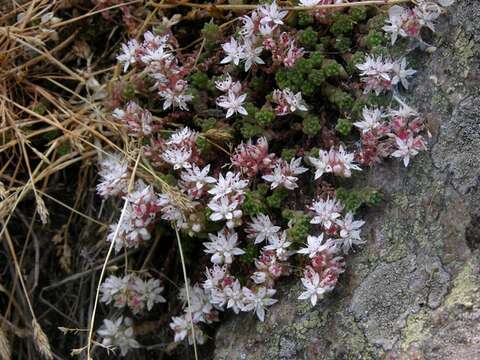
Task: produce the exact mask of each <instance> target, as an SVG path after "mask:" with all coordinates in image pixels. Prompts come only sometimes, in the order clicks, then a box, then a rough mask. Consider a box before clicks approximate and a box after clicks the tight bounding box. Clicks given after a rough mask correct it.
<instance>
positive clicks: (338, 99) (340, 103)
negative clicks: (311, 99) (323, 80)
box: [323, 86, 354, 112]
mask: <svg viewBox="0 0 480 360" xmlns="http://www.w3.org/2000/svg"><path fill="white" fill-rule="evenodd" d="M323 91H324V93H325V95H326V96H327V98H328V100H329V101H330V102H331V103H333V104H334V105H335V106H337V107H338V109H339V110H341V111H343V112H349V111H350V110H351V109H352V106H353V103H354V100H353V97H352V96H351V95H350V94H348V93H346V92H345V91H342V90H340V89H338V88H336V87H333V86H325V87H324V88H323Z"/></svg>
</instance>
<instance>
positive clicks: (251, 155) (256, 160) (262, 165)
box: [231, 137, 276, 176]
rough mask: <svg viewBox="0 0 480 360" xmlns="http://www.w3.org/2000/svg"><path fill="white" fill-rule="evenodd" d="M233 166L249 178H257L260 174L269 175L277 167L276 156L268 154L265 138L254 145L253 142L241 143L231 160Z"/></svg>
mask: <svg viewBox="0 0 480 360" xmlns="http://www.w3.org/2000/svg"><path fill="white" fill-rule="evenodd" d="M231 162H232V165H233V166H235V167H236V168H238V169H239V170H240V171H241V172H242V173H243V174H246V175H247V176H255V175H257V174H258V173H268V172H270V171H271V169H272V167H273V166H274V165H275V162H276V159H275V154H270V153H269V152H268V142H267V139H266V138H265V137H261V138H259V139H258V140H257V143H256V144H253V143H252V141H251V140H249V141H248V142H247V143H241V144H240V145H239V146H238V147H237V149H236V150H235V154H234V155H233V156H232V158H231Z"/></svg>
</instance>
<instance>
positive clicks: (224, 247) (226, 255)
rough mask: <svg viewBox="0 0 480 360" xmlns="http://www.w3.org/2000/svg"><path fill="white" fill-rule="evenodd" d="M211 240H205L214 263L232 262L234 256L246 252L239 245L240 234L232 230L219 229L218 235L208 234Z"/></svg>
mask: <svg viewBox="0 0 480 360" xmlns="http://www.w3.org/2000/svg"><path fill="white" fill-rule="evenodd" d="M208 237H209V239H210V242H205V243H203V245H204V246H205V248H206V249H205V250H204V251H205V252H206V253H207V254H212V256H211V258H210V260H211V262H212V263H214V264H219V265H221V264H231V263H232V262H233V257H234V256H238V255H243V254H245V251H243V250H242V249H240V248H238V247H237V245H238V244H237V242H238V234H237V233H235V232H233V233H232V232H230V231H228V230H227V231H225V230H222V231H219V232H218V233H217V235H213V234H208Z"/></svg>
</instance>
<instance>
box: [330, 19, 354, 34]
mask: <svg viewBox="0 0 480 360" xmlns="http://www.w3.org/2000/svg"><path fill="white" fill-rule="evenodd" d="M353 24H354V22H353V20H352V18H351V17H350V16H348V15H346V14H337V15H336V16H335V20H334V22H333V24H332V25H331V26H330V32H331V33H332V34H334V35H340V34H347V33H349V32H351V31H352V30H353Z"/></svg>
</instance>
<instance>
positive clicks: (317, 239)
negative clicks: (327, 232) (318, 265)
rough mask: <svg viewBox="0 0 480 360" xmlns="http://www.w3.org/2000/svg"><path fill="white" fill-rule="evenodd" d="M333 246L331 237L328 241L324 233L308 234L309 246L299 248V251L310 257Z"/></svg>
mask: <svg viewBox="0 0 480 360" xmlns="http://www.w3.org/2000/svg"><path fill="white" fill-rule="evenodd" d="M331 247H332V241H331V240H330V239H328V240H327V241H324V240H323V234H320V235H319V236H311V235H308V237H307V247H305V248H303V249H300V250H298V251H297V253H299V254H304V255H308V257H310V258H314V257H315V256H317V255H318V254H320V253H321V252H323V251H325V250H328V249H330V248H331Z"/></svg>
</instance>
